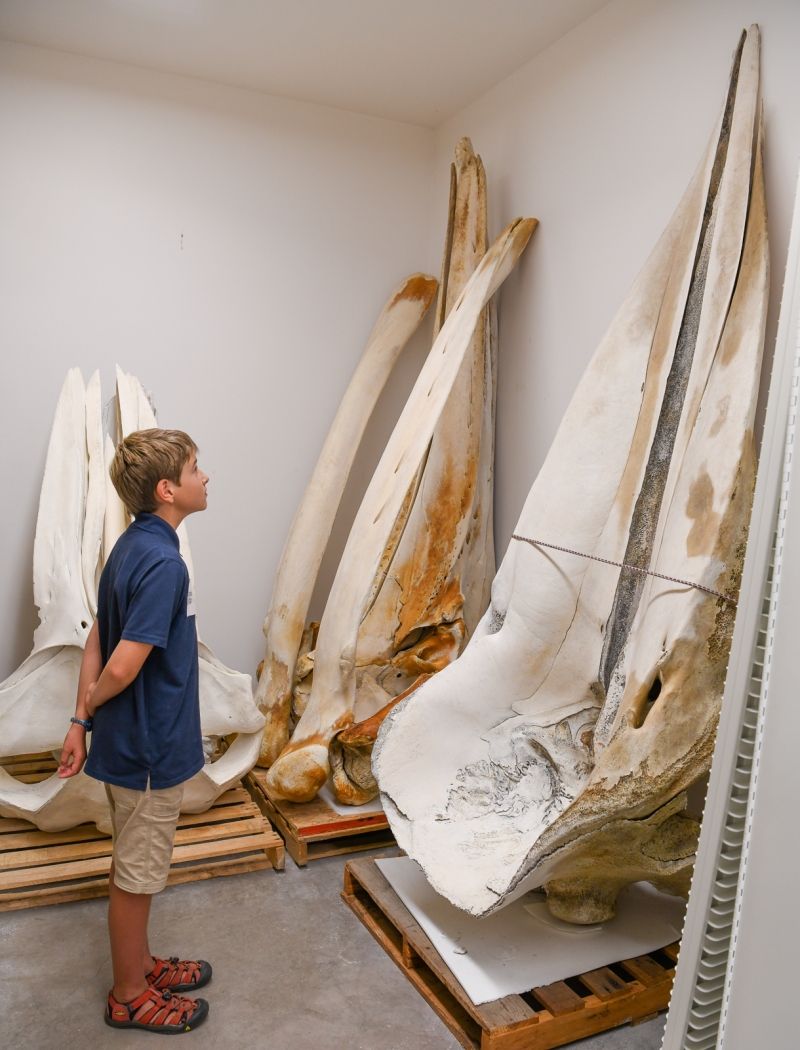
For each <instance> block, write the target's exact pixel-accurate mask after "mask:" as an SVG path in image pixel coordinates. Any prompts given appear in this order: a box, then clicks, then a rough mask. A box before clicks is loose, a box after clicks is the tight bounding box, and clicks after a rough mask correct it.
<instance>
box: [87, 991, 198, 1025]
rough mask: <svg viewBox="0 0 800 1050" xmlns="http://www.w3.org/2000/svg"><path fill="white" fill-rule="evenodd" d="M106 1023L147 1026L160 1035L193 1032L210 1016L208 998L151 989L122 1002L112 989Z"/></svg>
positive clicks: (109, 995)
mask: <svg viewBox="0 0 800 1050" xmlns="http://www.w3.org/2000/svg"><path fill="white" fill-rule="evenodd" d="M104 1016H105V1022H106V1024H107V1025H111V1027H112V1028H143V1029H144V1030H145V1031H148V1032H157V1033H158V1034H159V1035H179V1034H180V1033H181V1032H191V1031H192V1029H193V1028H197V1026H198V1025H199V1024H201V1023H202V1022H203V1021H205V1019H206V1018H207V1017H208V1003H207V1002H206V1000H205V999H185V998H184V997H183V996H181V995H173V994H172V992H170V991H163V992H160V991H158V990H157V989H156V988H148V989H147V991H146V992H142V994H141V995H140V996H138V997H137V998H136V999H133V1000H132V1001H131V1002H129V1003H118V1002H117V1000H116V999H115V998H114V996H113V995H112V994H111V992H109V993H108V1006H107V1007H106V1012H105V1015H104Z"/></svg>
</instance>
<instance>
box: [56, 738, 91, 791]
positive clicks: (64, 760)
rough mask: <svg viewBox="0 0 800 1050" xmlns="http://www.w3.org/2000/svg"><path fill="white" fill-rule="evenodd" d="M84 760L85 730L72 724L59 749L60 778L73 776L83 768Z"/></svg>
mask: <svg viewBox="0 0 800 1050" xmlns="http://www.w3.org/2000/svg"><path fill="white" fill-rule="evenodd" d="M85 761H86V730H85V729H84V728H83V726H80V725H72V726H70V730H69V732H68V733H67V736H66V739H65V740H64V747H63V749H62V751H61V764H60V765H59V767H58V776H59V779H60V780H63V779H64V778H65V777H74V776H75V775H76V774H77V773H80V771H81V770H82V769H83V763H84V762H85Z"/></svg>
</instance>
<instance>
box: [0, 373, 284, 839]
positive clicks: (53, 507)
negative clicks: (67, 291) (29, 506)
mask: <svg viewBox="0 0 800 1050" xmlns="http://www.w3.org/2000/svg"><path fill="white" fill-rule="evenodd" d="M101 406H102V402H101V394H100V377H99V373H97V372H95V374H94V375H93V376H92V378H91V379H90V380H89V384H88V386H87V387H86V388H84V384H83V379H82V378H81V374H80V371H79V370H78V369H77V368H73V369H72V370H71V371H70V372H69V374H68V375H67V378H66V381H65V383H64V386H63V389H62V391H61V396H60V397H59V401H58V406H57V408H56V414H55V419H54V422H53V429H52V432H51V435H50V444H49V447H48V451H47V460H46V464H45V472H44V480H43V482H42V491H41V496H40V500H39V514H38V519H37V524H36V539H35V542H34V556H33V588H34V601H35V602H36V605H37V606H38V608H39V619H40V624H39V627H38V628H37V629H36V632H35V634H34V640H33V651H32V652H31V655H30V656H29V657H28V658H27V660H25V661H24V662H23V664H22V665H21V666H20V667H19V668H18V669H17V671H15V673H14V674H12V675H11V677H10V678H8V679H6V681H5V682H3V683H2V684H1V685H0V756H2V757H5V756H13V755H19V754H31V753H37V752H42V751H50V750H54V751H57V752H58V753H59V754H60V751H61V745H62V744H63V741H64V736H65V734H66V730H67V728H68V727H69V719H70V716H71V715H72V714H74V712H75V698H76V692H77V686H78V673H79V670H80V663H81V658H82V655H83V647H84V645H85V643H86V638H87V635H88V633H89V629H90V628H91V624H92V622H93V620H94V617H95V614H96V612H97V584H98V582H99V577H100V572H101V570H102V566H103V563H104V560H105V557H107V555H108V554H109V553H110V551H111V549H112V547H113V546H114V543H116V541H117V539H118V538H119V536H120V535H121V533H122V532H123V531H124V529H125V528H126V527H127V524H128V518H127V514H126V512H125V508H124V507H123V505H122V503H121V501H120V499H119V497H118V496H117V494H116V492H115V490H114V488H113V486H112V485H111V482H110V479H109V477H108V467H109V466H110V460H111V457H112V456H113V455H114V444H113V442H112V440H111V438H110V437H108V436H107V437H106V440H105V442H104V440H103V424H102V407H101ZM117 409H118V419H117V426H118V430H119V432H120V434H121V435H122V436H127V434H129V433H131V432H132V431H134V430H146V429H148V428H150V427H154V426H156V419H155V415H154V413H153V410H152V407H151V405H150V402H149V400H148V399H147V396H146V395H145V393H144V390H143V389H142V387H141V384H140V383H139V381H138V380H137V379H136V378H135V377H133V376H131V375H125V374H124V373H123V372H122V371H120V370H119V369H117ZM178 535H179V538H180V543H181V554H182V555H183V557H184V560H185V561H186V563H187V567H188V569H189V573H190V575H192V576H193V568H192V562H191V554H190V552H189V543H188V537H187V535H186V529H185V526H183V525H182V526H181V527H180V528H179V530H178ZM199 664H200V675H199V681H200V721H201V726H202V729H203V733H204V734H205V735H207V736H209V737H212V738H213V737H222V736H230V735H231V734H238V736H236V739H235V740H234V741H233V743H232V744H231V746H230V747H229V748H228V749H227V750H226V751H225V753H224V754H223V755H222V756H221V757H220V758H219V759H217V760H216V761H214V762H210V761H209V762H207V763H206V765H205V766H204V768H203V769H202V770H201V771H200V772H199V773H198V774H197V775H196V776H194V777H193V778H192V779H191V780H190V781H188V783H187V785H186V788H185V791H184V798H183V806H182V808H183V810H184V812H188V813H200V812H203V810H205V809H208V808H209V806H211V805H212V804H213V802H214V800H215V799H216V798H217V797H218V796H219V795H220V794H222V792H223V791H225V790H227V788H228V787H230V785H231V784H233V783H235V782H236V781H237V780H238V779H239V777H241V776H242V775H243V774H244V773H246V772H247V770H248V769H250V768H252V766H253V765H254V763H255V760H256V758H257V756H258V748H259V744H260V739H261V727H262V726H263V724H264V718H263V715H261V714H260V712H259V711H258V708H257V707H256V705H255V703H254V701H253V696H252V691H251V687H250V677H249V675H243V674H240V673H239V672H237V671H232V670H230V669H229V668H227V667H225V666H224V665H223V664H222V663H220V662H219V660H217V659H216V657H215V656H214V654H213V653H212V652H211V650H210V649H209V648H208V647H207V646H205V645H203V643H202V642H201V643H200V645H199ZM0 815H3V816H14V817H22V818H24V819H25V820H30V821H32V822H33V823H34V824H36V826H37V827H39V828H41V829H42V830H43V831H61V830H63V829H65V828H70V827H74V826H75V825H76V824H81V823H84V822H86V821H94V822H95V823H96V824H97V825H98V827H100V828H101V829H102V830H110V824H109V816H108V805H107V802H106V798H105V792H104V791H103V786H102V784H100V783H99V782H98V781H96V780H93V779H92V778H91V777H88V776H86V774H85V773H83V772H81V773H79V774H78V775H77V776H75V777H70V778H68V779H65V780H59V779H58V776H57V774H53V776H51V777H49V778H48V779H46V780H43V781H41V782H40V783H38V784H24V783H22V782H21V781H18V780H16V779H15V778H14V777H13V776H11V775H10V774H9V773H7V772H6V771H5V770H3V769H1V768H0Z"/></svg>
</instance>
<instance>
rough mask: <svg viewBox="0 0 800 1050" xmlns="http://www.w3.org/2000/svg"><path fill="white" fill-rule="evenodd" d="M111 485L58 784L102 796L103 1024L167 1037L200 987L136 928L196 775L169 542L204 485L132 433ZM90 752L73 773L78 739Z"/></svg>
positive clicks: (189, 615) (181, 571)
mask: <svg viewBox="0 0 800 1050" xmlns="http://www.w3.org/2000/svg"><path fill="white" fill-rule="evenodd" d="M111 480H112V482H113V484H114V488H115V489H116V490H117V492H118V493H119V496H120V498H121V499H122V502H123V503H124V504H125V506H126V507H127V508H128V510H129V512H130V513H131V514H132V515H133V516H134V517H135V520H134V521H133V522H132V524H131V525H130V526H129V527H128V529H127V530H126V531H125V532H124V533H123V534H122V536H121V537H120V538H119V540H118V541H117V543H116V546H115V547H114V549H113V551H112V552H111V555H110V557H109V559H108V561H107V562H106V566H105V568H104V569H103V574H102V576H101V577H100V587H99V594H98V606H97V619H96V620H95V622H94V624H93V626H92V629H91V631H90V632H89V637H88V639H87V642H86V649H85V650H84V654H83V662H82V664H81V671H80V678H79V681H78V700H77V705H76V708H75V718H73V719H72V720H71V721H72V722H73V725H72V727H71V728H70V730H69V732H68V733H67V738H66V740H65V741H64V749H63V751H62V754H61V765H60V766H59V771H58V774H59V776H60V777H71V776H75V774H76V773H79V772H80V770H81V767H82V766H83V764H84V762H86V772H87V774H88V775H89V776H92V777H95V778H96V779H98V780H102V781H103V782H104V784H105V789H106V795H107V796H108V804H109V808H110V810H111V823H112V828H113V842H114V853H113V857H112V861H111V871H110V873H109V884H108V890H109V894H108V895H109V902H108V931H109V936H110V939H111V958H112V963H113V968H114V987H113V988H112V989H111V992H110V993H109V996H108V1006H107V1008H106V1013H105V1020H106V1024H109V1025H111V1026H112V1027H115V1028H141V1029H145V1030H147V1031H151V1032H153V1031H155V1032H161V1033H163V1034H173V1033H178V1032H188V1031H191V1030H192V1029H193V1028H196V1027H197V1025H198V1024H200V1023H201V1022H202V1021H204V1020H205V1018H206V1017H207V1015H208V1003H207V1002H206V1001H205V999H189V998H186V997H184V996H181V995H179V994H177V993H180V992H185V991H194V990H196V989H197V988H200V987H202V986H203V985H204V984H207V983H208V981H209V980H210V979H211V967H210V966H209V964H208V963H207V962H204V961H203V960H198V961H197V962H193V961H179V960H178V959H177V958H174V957H173V958H171V959H158V958H154V957H153V956H152V955H151V954H150V947H149V944H148V939H147V921H148V917H149V914H150V901H151V899H152V895H153V894H154V893H158V892H160V891H161V890H163V888H164V886H165V885H166V881H167V875H168V874H169V866H170V860H171V857H172V844H173V839H174V836H175V828H176V826H177V823H178V816H179V814H180V807H181V799H182V796H183V785H184V782H185V781H187V780H189V778H190V777H192V776H194V774H195V773H197V772H198V771H199V770H200V769H202V767H203V762H204V756H203V748H202V739H201V734H200V701H199V694H198V665H197V632H196V629H195V619H194V603H193V597H192V592H191V587H190V582H189V573H188V571H187V569H186V565H185V564H184V562H183V559H182V558H181V555H180V550H179V542H178V536H177V534H176V532H175V530H176V529H177V528H178V526H179V525H180V523H181V522H182V521H183V519H184V518H185V517H186V516H187V515H189V514H193V513H194V512H195V511H199V510H205V508H206V504H207V493H206V484H207V482H208V477H207V476H206V475H205V474H203V472H202V471H201V470H200V469H199V468H198V466H197V446H196V445H195V443H194V442H193V441H192V439H191V438H190V437H189V436H188V435H187V434H184V433H183V432H182V431H180V430H157V429H153V430H140V431H137V432H136V433H134V434H131V435H130V436H129V437H127V438H125V440H124V441H123V442H121V444H120V446H119V448H118V449H117V453H116V455H115V457H114V461H113V463H112V465H111ZM89 731H91V732H92V747H91V751H90V753H89V758H88V761H86V733H87V732H89Z"/></svg>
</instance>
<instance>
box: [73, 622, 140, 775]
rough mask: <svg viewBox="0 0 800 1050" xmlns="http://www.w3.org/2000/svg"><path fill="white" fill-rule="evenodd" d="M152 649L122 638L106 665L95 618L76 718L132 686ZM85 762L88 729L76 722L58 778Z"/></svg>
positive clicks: (83, 665) (85, 716)
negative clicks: (104, 664)
mask: <svg viewBox="0 0 800 1050" xmlns="http://www.w3.org/2000/svg"><path fill="white" fill-rule="evenodd" d="M152 648H153V647H152V645H145V644H144V643H143V642H129V641H127V640H125V639H123V640H122V641H121V642H120V643H119V644H118V645H117V647H116V649H115V650H114V652H113V653H112V654H111V656H110V657H109V660H108V663H107V664H106V666H105V667H103V658H102V655H101V652H100V636H99V634H98V630H97V621H96V620H95V622H94V624H93V625H92V629H91V631H90V632H89V637H88V638H87V639H86V647H85V649H84V650H83V660H82V661H81V672H80V677H79V678H78V700H77V703H76V704H75V717H76V718H83V719H88V718H91V717H92V715H93V714H94V712H95V711H96V710H97V708H98V707H100V705H101V704H104V703H105V702H106V701H107V700H110V699H111V698H112V697H113V696H116V695H117V694H118V693H121V692H122V690H123V689H125V688H126V687H127V686H129V685H130V684H131V682H132V681H133V680H134V678H135V677H136V676H137V674H138V673H139V671H140V670H141V669H142V665H143V664H144V662H145V660H146V659H147V657H148V656H149V655H150V650H151V649H152ZM85 761H86V730H85V728H84V727H83V726H82V725H79V724H78V723H73V724H72V725H71V726H70V729H69V732H68V733H67V736H66V739H65V740H64V747H63V750H62V752H61V763H60V765H59V767H58V775H59V777H60V778H61V779H62V780H63V779H64V778H65V777H74V776H75V774H76V773H80V771H81V769H82V768H83V764H84V762H85Z"/></svg>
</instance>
